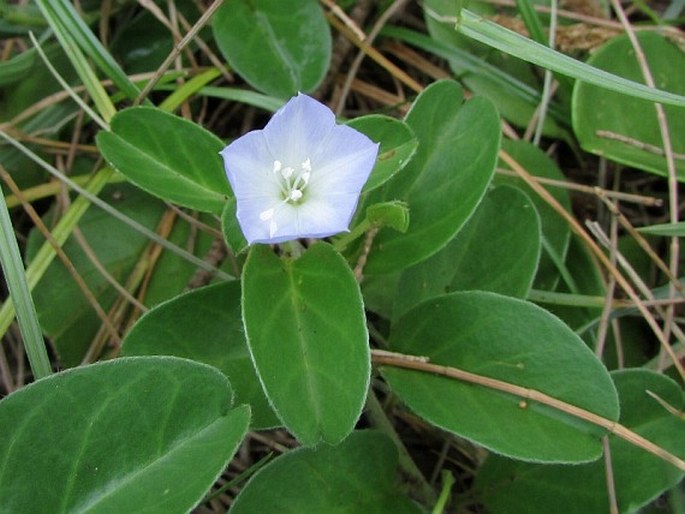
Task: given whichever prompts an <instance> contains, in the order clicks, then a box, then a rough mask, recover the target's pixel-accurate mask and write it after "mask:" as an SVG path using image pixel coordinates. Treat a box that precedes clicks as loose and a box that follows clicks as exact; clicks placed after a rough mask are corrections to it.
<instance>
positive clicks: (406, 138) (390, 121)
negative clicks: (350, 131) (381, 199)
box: [348, 114, 418, 193]
mask: <svg viewBox="0 0 685 514" xmlns="http://www.w3.org/2000/svg"><path fill="white" fill-rule="evenodd" d="M348 125H349V126H350V127H352V128H355V129H357V130H358V131H360V132H362V133H364V134H366V135H367V136H368V137H369V139H371V140H372V141H374V142H376V143H380V144H381V147H380V149H379V151H378V158H377V159H376V165H375V166H374V168H373V170H372V171H371V175H370V176H369V180H368V181H367V182H366V184H365V185H364V189H363V190H362V193H368V192H369V191H371V190H373V189H376V188H377V187H378V186H381V185H382V184H384V183H385V182H387V181H388V180H389V179H390V178H392V177H393V176H394V175H395V173H397V172H398V171H400V170H401V169H402V168H404V167H405V166H406V165H407V163H408V162H409V161H410V160H411V158H412V157H413V156H414V153H415V152H416V148H417V146H418V141H417V139H416V136H414V132H412V130H411V128H409V125H407V124H406V123H404V122H403V121H400V120H396V119H394V118H390V117H389V116H381V115H380V114H370V115H368V116H360V117H359V118H355V119H353V120H352V121H350V122H349V123H348Z"/></svg>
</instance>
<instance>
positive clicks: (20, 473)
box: [0, 357, 250, 514]
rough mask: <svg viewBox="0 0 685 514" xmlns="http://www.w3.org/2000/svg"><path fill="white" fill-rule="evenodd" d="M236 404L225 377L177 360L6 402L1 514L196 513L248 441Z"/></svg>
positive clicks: (33, 388) (47, 387)
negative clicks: (223, 471) (243, 442)
mask: <svg viewBox="0 0 685 514" xmlns="http://www.w3.org/2000/svg"><path fill="white" fill-rule="evenodd" d="M231 396H232V392H231V387H230V384H229V383H228V380H227V379H226V377H225V376H224V375H223V374H221V373H220V372H219V371H217V370H215V369H213V368H211V367H209V366H206V365H203V364H198V363H194V362H191V361H187V360H184V359H177V358H172V357H136V358H128V359H117V360H113V361H108V362H104V363H99V364H94V365H92V366H84V367H81V368H77V369H74V370H69V371H66V372H63V373H60V374H56V375H52V376H51V377H49V378H46V379H43V380H39V381H37V382H35V383H33V384H31V385H29V386H27V387H25V388H23V389H20V390H19V391H17V392H15V393H13V394H11V395H10V396H8V397H7V398H5V399H4V400H2V401H1V402H0V425H2V426H3V427H4V429H3V430H2V431H1V432H0V510H2V511H3V512H49V513H55V514H57V513H67V512H69V513H71V512H149V513H160V514H162V513H169V512H188V511H189V510H191V509H192V508H193V507H194V506H195V505H197V504H198V502H199V501H200V500H201V499H202V498H203V496H204V494H205V493H206V491H207V490H208V489H209V488H210V487H211V485H212V484H213V483H214V481H215V480H216V478H217V477H218V475H219V474H220V473H221V471H222V470H223V469H224V467H225V466H226V464H227V462H228V461H229V460H230V458H231V457H232V456H233V453H234V452H235V450H236V449H237V447H238V444H239V443H240V441H241V440H242V439H243V437H244V436H245V433H246V431H247V427H248V423H249V418H250V414H249V409H248V408H247V407H246V406H242V407H239V408H237V409H234V410H229V407H230V405H231ZM198 399H201V401H198ZM37 484H39V490H38V489H37V487H38V485H37Z"/></svg>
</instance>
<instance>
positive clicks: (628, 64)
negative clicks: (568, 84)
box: [572, 31, 685, 181]
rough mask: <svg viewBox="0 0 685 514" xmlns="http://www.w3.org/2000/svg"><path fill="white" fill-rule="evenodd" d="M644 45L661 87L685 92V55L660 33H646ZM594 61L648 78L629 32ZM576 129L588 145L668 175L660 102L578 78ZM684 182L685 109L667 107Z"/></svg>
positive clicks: (642, 37) (631, 75) (599, 65)
mask: <svg viewBox="0 0 685 514" xmlns="http://www.w3.org/2000/svg"><path fill="white" fill-rule="evenodd" d="M638 39H639V41H640V46H641V47H642V50H643V51H644V53H645V56H646V58H647V62H648V63H649V69H650V70H651V73H652V75H653V76H654V80H655V83H656V86H657V88H659V89H662V90H668V91H672V92H674V93H679V94H681V95H684V94H685V53H683V51H682V50H680V49H679V48H678V47H677V46H676V44H675V43H673V42H671V41H669V40H668V39H666V38H665V37H664V36H662V35H661V34H658V33H657V32H651V31H647V32H640V33H639V34H638ZM588 63H589V64H592V65H593V66H596V67H597V68H602V69H604V70H607V71H609V72H611V73H615V74H616V75H620V76H623V77H626V78H629V79H632V80H635V81H639V82H642V81H644V79H643V78H642V72H641V71H640V67H639V65H638V63H637V60H636V58H635V51H634V50H633V47H632V45H631V44H630V41H629V40H628V37H627V36H625V35H624V36H619V37H616V38H614V39H612V40H611V41H609V42H608V43H606V44H605V45H604V46H602V48H600V49H599V50H597V51H596V52H595V53H593V54H592V57H590V59H589V60H588ZM572 106H573V129H574V131H575V133H576V136H577V137H578V140H579V141H580V144H581V146H582V147H583V149H585V150H587V151H588V152H592V153H595V154H597V155H601V156H604V157H607V158H608V159H612V160H615V161H618V162H620V163H622V164H627V165H628V166H635V167H637V168H640V169H643V170H645V171H649V172H651V173H656V174H658V175H663V176H667V175H668V172H667V169H666V159H665V157H664V155H663V152H662V151H661V149H662V148H663V141H662V139H661V132H660V130H659V124H658V121H657V117H656V109H655V108H654V103H653V102H650V101H647V100H641V99H638V98H630V97H629V96H626V95H625V94H621V93H615V92H612V91H607V90H606V89H603V88H601V87H597V86H594V85H591V84H588V83H586V82H578V83H577V84H576V87H575V89H574V92H573V104H572ZM663 108H664V113H665V114H666V118H667V120H668V129H669V133H670V137H671V143H672V145H673V151H674V152H675V153H677V154H680V155H681V158H676V160H675V163H676V168H677V171H678V178H679V180H681V181H682V180H685V160H684V159H683V158H682V154H683V153H685V108H683V107H682V106H681V107H674V106H671V105H664V106H663Z"/></svg>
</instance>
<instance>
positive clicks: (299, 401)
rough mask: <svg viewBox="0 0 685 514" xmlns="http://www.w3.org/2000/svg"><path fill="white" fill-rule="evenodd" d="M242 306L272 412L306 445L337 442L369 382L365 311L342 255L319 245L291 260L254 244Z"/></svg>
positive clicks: (356, 413) (346, 430)
mask: <svg viewBox="0 0 685 514" xmlns="http://www.w3.org/2000/svg"><path fill="white" fill-rule="evenodd" d="M242 305H243V320H244V322H245V331H246V333H247V341H248V345H249V348H250V352H251V354H252V359H253V361H254V364H255V367H256V368H257V374H258V375H259V377H260V379H261V382H262V386H263V387H264V390H265V392H266V395H267V397H268V398H269V400H270V402H271V405H272V406H273V408H274V410H275V411H276V414H277V415H278V416H279V417H280V418H281V420H282V421H283V423H284V424H285V426H286V427H287V428H288V429H289V430H290V431H291V432H292V433H293V434H294V435H295V436H296V437H297V438H298V439H299V441H300V442H301V443H303V444H305V445H313V444H316V443H318V442H319V441H321V440H323V441H325V442H328V443H331V444H336V443H339V442H340V441H342V440H343V439H344V438H345V437H347V435H348V434H349V433H350V432H351V431H352V429H353V428H354V425H355V423H356V422H357V419H358V418H359V415H360V414H361V409H362V406H363V404H364V400H365V398H366V392H367V388H368V385H369V379H370V358H369V347H368V333H367V331H366V320H365V317H364V308H363V305H362V299H361V294H360V292H359V286H358V284H357V282H356V280H355V278H354V275H353V274H352V271H351V270H350V268H349V267H348V265H347V263H346V262H345V260H344V259H343V258H342V257H341V256H340V255H339V254H338V253H337V252H335V250H333V248H332V247H331V246H330V245H328V244H326V243H317V244H314V245H313V246H311V247H310V248H309V249H308V250H307V251H306V252H305V253H304V254H303V255H302V256H301V257H299V258H298V259H296V260H293V259H291V258H287V257H286V258H283V259H280V258H278V257H277V256H276V255H275V254H274V253H273V251H272V250H271V249H270V248H269V247H268V246H264V245H256V246H253V247H252V249H251V250H250V253H249V255H248V258H247V262H246V263H245V268H244V270H243V302H242Z"/></svg>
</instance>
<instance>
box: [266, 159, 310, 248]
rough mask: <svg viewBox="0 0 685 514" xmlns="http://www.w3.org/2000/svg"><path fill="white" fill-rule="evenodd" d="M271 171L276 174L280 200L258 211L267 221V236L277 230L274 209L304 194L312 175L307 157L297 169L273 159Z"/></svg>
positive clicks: (295, 201)
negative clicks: (273, 205)
mask: <svg viewBox="0 0 685 514" xmlns="http://www.w3.org/2000/svg"><path fill="white" fill-rule="evenodd" d="M272 172H273V173H274V174H275V175H277V177H278V180H279V183H280V186H281V198H282V200H281V202H280V203H279V204H278V205H276V206H275V207H271V208H270V209H266V210H265V211H262V212H261V213H259V219H260V220H262V221H265V222H269V237H273V236H274V234H275V233H276V230H278V225H277V224H276V221H275V220H274V214H275V213H276V210H277V209H278V208H279V207H281V206H282V205H284V204H287V203H289V204H296V203H299V201H300V200H301V199H302V197H303V196H304V191H305V189H307V185H309V179H310V177H311V175H312V162H311V160H310V159H309V157H307V158H306V159H305V160H304V161H302V163H301V164H300V166H299V169H296V168H293V167H291V166H284V165H283V163H282V162H281V161H279V160H275V161H274V165H273V169H272Z"/></svg>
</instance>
